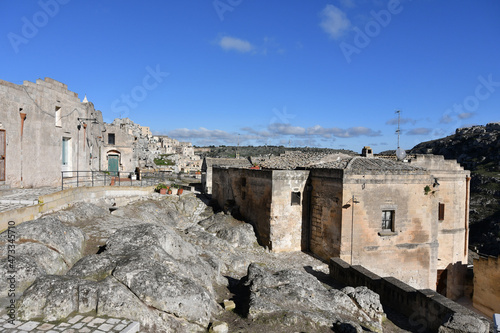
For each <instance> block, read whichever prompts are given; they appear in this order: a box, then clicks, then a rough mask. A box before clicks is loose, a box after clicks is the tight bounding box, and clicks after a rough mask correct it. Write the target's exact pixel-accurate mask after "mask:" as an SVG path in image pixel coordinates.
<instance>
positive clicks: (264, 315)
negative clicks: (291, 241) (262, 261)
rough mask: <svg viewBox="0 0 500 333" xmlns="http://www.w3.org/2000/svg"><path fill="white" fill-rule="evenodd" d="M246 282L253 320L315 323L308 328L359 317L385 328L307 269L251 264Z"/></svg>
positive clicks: (367, 324)
mask: <svg viewBox="0 0 500 333" xmlns="http://www.w3.org/2000/svg"><path fill="white" fill-rule="evenodd" d="M245 285H246V286H247V287H248V288H249V292H250V301H249V312H248V315H249V317H250V318H252V319H253V320H265V321H269V320H273V321H275V322H276V324H277V325H278V324H279V325H284V326H291V325H295V324H294V323H301V322H307V323H310V325H312V326H313V327H309V329H314V328H315V327H314V326H327V327H332V326H333V324H334V323H336V322H338V321H339V320H340V321H341V322H345V321H349V320H351V321H354V318H356V320H355V321H356V322H361V323H362V325H363V326H365V327H367V328H370V329H372V330H373V329H374V330H375V331H380V332H381V331H382V327H381V326H380V325H379V322H378V321H374V320H373V319H372V318H370V317H369V316H368V315H367V314H366V313H364V312H363V311H362V310H360V309H359V308H358V306H357V305H356V304H355V303H354V302H353V301H352V300H351V299H350V298H349V297H348V296H347V295H346V294H345V293H342V292H340V291H338V290H334V289H332V290H327V289H326V288H325V287H324V286H323V285H322V284H321V283H320V282H319V281H318V280H317V279H316V278H315V277H314V276H312V275H310V274H308V273H306V272H305V271H299V270H293V269H289V270H283V271H279V272H276V273H271V272H269V271H268V270H266V269H265V268H264V267H262V266H260V265H259V264H251V265H250V266H249V267H248V275H247V281H246V282H245Z"/></svg>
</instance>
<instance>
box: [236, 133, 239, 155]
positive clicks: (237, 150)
mask: <svg viewBox="0 0 500 333" xmlns="http://www.w3.org/2000/svg"><path fill="white" fill-rule="evenodd" d="M236 158H237V159H239V158H240V134H239V133H238V147H237V148H236Z"/></svg>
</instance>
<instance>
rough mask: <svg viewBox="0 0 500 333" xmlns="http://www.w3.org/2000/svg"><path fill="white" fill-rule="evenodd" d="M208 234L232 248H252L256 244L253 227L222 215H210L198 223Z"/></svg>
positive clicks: (229, 216)
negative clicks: (225, 242) (213, 235)
mask: <svg viewBox="0 0 500 333" xmlns="http://www.w3.org/2000/svg"><path fill="white" fill-rule="evenodd" d="M199 224H200V225H201V226H202V227H203V228H204V229H205V230H206V231H208V232H210V233H213V234H215V235H216V236H217V237H219V238H221V239H223V240H225V241H227V242H229V243H230V244H231V245H232V246H233V247H252V246H255V245H256V244H257V238H256V236H255V232H254V230H253V227H252V225H251V224H249V223H245V222H242V221H238V220H236V219H235V218H233V217H232V216H231V215H226V214H223V213H219V214H215V215H212V216H211V217H209V218H207V219H205V220H203V221H201V222H199Z"/></svg>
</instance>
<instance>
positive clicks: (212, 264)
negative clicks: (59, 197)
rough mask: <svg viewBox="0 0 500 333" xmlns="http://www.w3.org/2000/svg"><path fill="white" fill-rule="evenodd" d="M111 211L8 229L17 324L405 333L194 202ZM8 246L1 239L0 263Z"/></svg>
mask: <svg viewBox="0 0 500 333" xmlns="http://www.w3.org/2000/svg"><path fill="white" fill-rule="evenodd" d="M118 206H119V205H118ZM118 206H116V205H115V206H113V202H112V201H109V200H106V201H99V202H94V203H85V202H81V203H77V204H75V205H73V206H72V207H70V208H68V209H66V210H62V211H58V212H54V213H52V214H49V215H46V216H44V217H42V218H40V219H38V220H34V221H31V222H25V223H23V224H21V225H19V226H18V227H17V234H18V242H17V245H16V265H17V273H16V274H17V280H18V286H17V288H18V292H20V291H23V294H22V296H21V297H20V298H19V299H18V303H17V306H18V315H19V318H20V319H23V320H30V319H37V320H44V321H51V322H53V321H58V320H62V319H64V318H66V317H67V316H69V315H70V314H75V313H81V314H92V315H98V316H110V317H119V318H128V319H132V320H137V321H139V322H140V323H141V331H142V332H207V331H211V332H258V331H262V332H332V331H334V332H363V331H374V332H382V331H384V332H403V331H404V330H403V329H401V328H399V327H398V326H396V325H395V324H393V323H392V322H391V321H390V320H388V319H387V317H388V316H387V315H386V313H387V311H388V309H383V308H382V305H381V304H380V301H379V296H378V295H377V294H375V293H373V292H372V291H370V290H369V289H367V288H365V287H358V288H352V287H345V286H338V285H336V284H335V281H332V280H331V279H330V278H329V277H328V268H327V265H326V264H325V263H323V262H321V261H318V260H316V259H315V258H313V257H311V256H309V255H307V254H305V253H301V252H297V253H283V254H276V253H270V252H268V251H266V250H265V249H263V248H262V247H260V246H259V245H258V244H257V240H256V238H255V234H254V230H253V228H252V226H251V225H250V224H246V223H244V222H241V221H238V220H236V219H234V218H233V217H231V216H230V215H226V214H224V213H214V212H213V210H212V208H211V207H209V206H207V205H206V204H205V203H204V202H203V201H202V200H200V199H198V198H196V197H195V196H194V195H185V196H183V197H182V198H179V197H177V196H175V197H172V196H169V197H167V196H162V197H160V196H158V195H155V196H152V197H150V198H143V199H141V200H139V201H136V202H132V203H129V204H127V205H124V206H121V207H118ZM6 243H7V238H6V233H3V234H1V235H0V249H2V251H3V252H0V256H1V257H2V263H5V262H7V261H6V260H4V259H5V256H6V253H5V250H4V249H5V248H6V246H5V245H6ZM0 271H2V272H1V273H0V274H1V275H2V276H4V275H5V273H6V267H5V266H2V267H0ZM6 283H7V282H6V281H4V279H2V280H0V290H2V291H4V290H6V289H7V287H6V285H5V284H6ZM0 297H6V295H3V294H2V295H0ZM391 318H394V317H393V316H391ZM396 318H397V317H396ZM396 322H399V321H396ZM401 323H402V324H401ZM401 323H400V324H399V325H400V326H401V325H402V326H403V327H404V325H405V323H406V325H408V323H407V322H406V321H405V320H404V319H403V320H401Z"/></svg>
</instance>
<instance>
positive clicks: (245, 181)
mask: <svg viewBox="0 0 500 333" xmlns="http://www.w3.org/2000/svg"><path fill="white" fill-rule="evenodd" d="M241 186H247V179H246V178H245V177H243V178H241Z"/></svg>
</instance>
